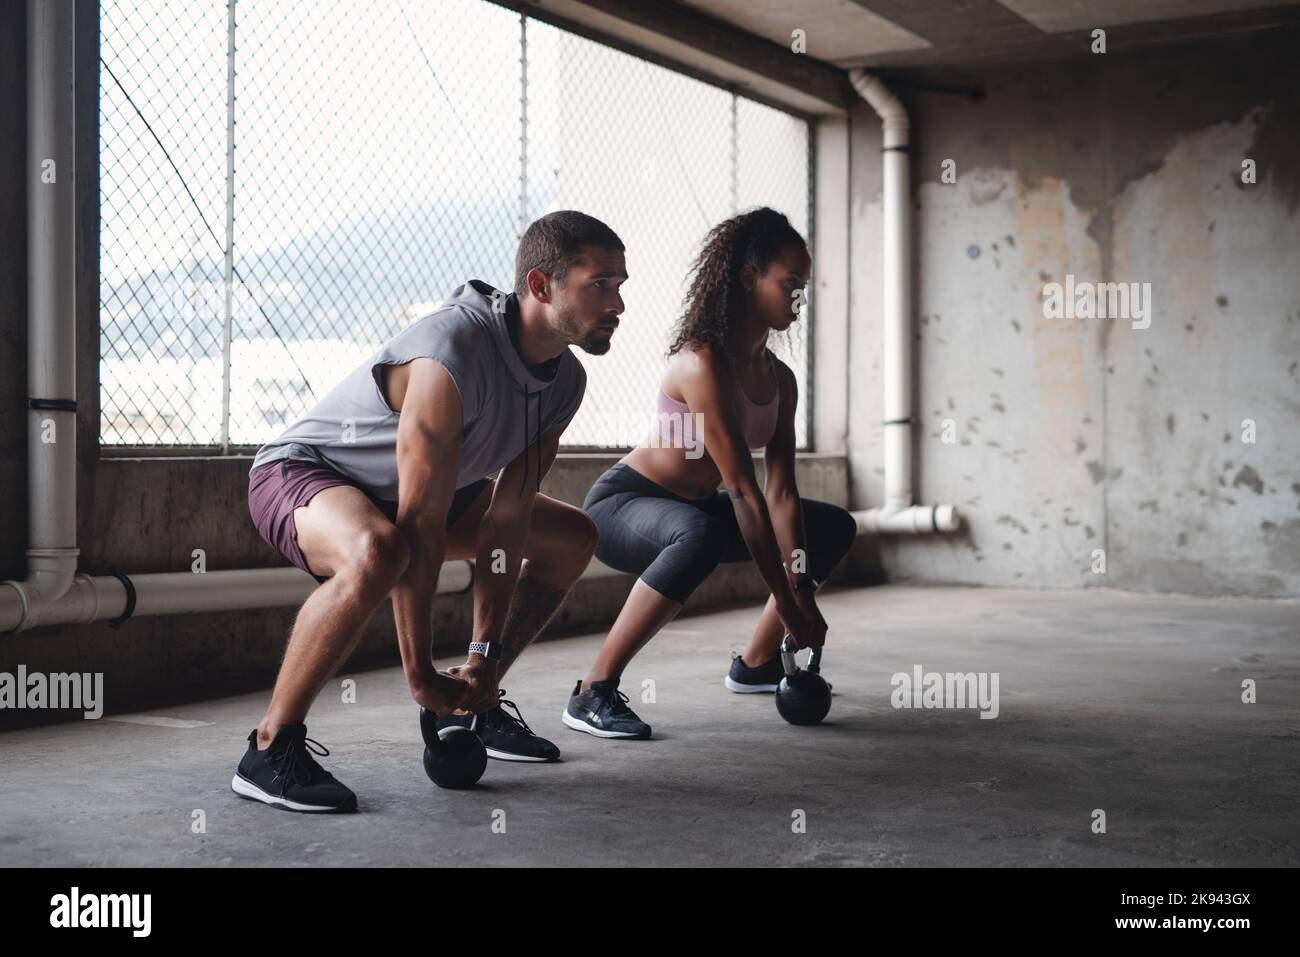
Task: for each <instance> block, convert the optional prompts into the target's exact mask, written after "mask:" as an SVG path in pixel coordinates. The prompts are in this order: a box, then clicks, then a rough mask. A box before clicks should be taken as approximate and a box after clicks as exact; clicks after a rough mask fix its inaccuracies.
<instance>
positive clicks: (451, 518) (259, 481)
mask: <svg viewBox="0 0 1300 957" xmlns="http://www.w3.org/2000/svg"><path fill="white" fill-rule="evenodd" d="M491 482H492V480H491V479H487V478H482V479H479V480H478V481H477V482H472V483H470V484H469V485H466V486H465V487H464V488H461V489H457V490H456V494H455V495H453V496H452V500H451V508H449V509H448V510H447V527H448V528H451V526H452V525H453V524H454V523H455V521H456V519H458V518H460V517H461V515H463V514H464V513H465V510H466V509H467V508H469V507H470V505H471V504H473V502H474V500H475V499H476V498H478V496H479V493H480V492H481V491H483V488H484V486H486V485H490V484H491ZM335 485H350V486H352V487H353V488H355V489H357V490H358V491H359V492H361V493H362V494H363V495H365V496H366V498H368V499H370V501H372V502H374V503H375V505H376V507H378V509H379V510H380V511H381V512H383V513H384V515H386V516H387V517H388V520H389V521H390V522H396V521H397V503H396V502H385V501H383V500H382V499H377V498H375V497H374V496H373V495H371V494H370V493H369V492H367V491H366V490H365V489H363V488H361V487H360V486H358V485H357V483H356V482H353V481H352V480H351V479H349V478H345V477H344V476H342V475H340V474H339V473H338V472H336V471H334V470H333V469H332V468H329V467H327V466H324V465H319V464H317V463H315V462H305V461H301V460H299V459H280V460H279V461H276V462H267V463H266V464H265V465H259V466H258V467H257V468H256V469H254V470H253V473H252V474H251V475H250V476H249V478H248V514H249V515H251V516H252V518H253V524H254V525H256V526H257V531H258V534H260V535H261V536H262V538H263V540H264V541H265V542H266V543H267V544H268V545H270V546H271V547H272V548H274V549H275V550H276V551H277V552H279V553H280V554H281V555H283V556H284V557H285V558H287V559H289V561H291V562H293V564H295V565H297V566H298V567H299V568H301V569H302V570H303V571H305V572H306V573H307V574H308V575H311V577H312V578H314V579H316V580H317V581H318V582H326V581H329V577H328V576H324V575H316V574H313V573H312V570H311V569H310V568H308V567H307V559H306V558H304V557H303V554H302V550H301V549H300V548H298V530H297V529H296V528H295V527H294V524H293V510H294V509H295V508H301V507H303V506H304V505H306V504H307V503H308V502H310V501H311V498H312V496H313V495H315V494H316V493H317V492H319V491H320V490H321V489H324V488H331V487H332V486H335Z"/></svg>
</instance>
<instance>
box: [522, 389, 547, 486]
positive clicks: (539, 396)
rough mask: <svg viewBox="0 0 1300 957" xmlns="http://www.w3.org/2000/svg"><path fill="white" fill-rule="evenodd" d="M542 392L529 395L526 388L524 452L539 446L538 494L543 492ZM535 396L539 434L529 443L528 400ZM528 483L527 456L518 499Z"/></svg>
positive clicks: (538, 391)
mask: <svg viewBox="0 0 1300 957" xmlns="http://www.w3.org/2000/svg"><path fill="white" fill-rule="evenodd" d="M542 391H543V390H541V389H538V390H537V391H536V392H533V393H529V391H528V386H527V385H525V386H524V452H525V453H527V452H528V449H529V446H530V445H536V446H537V479H536V481H537V491H538V492H540V491H541V490H542V441H541V440H542ZM534 395H535V396H537V434H536V436H534V438H533V441H532V442H531V443H530V442H529V441H528V400H529V398H530V397H531V396H534ZM527 482H528V458H527V457H526V456H525V458H524V477H523V480H522V481H521V482H520V483H519V495H518V496H516V497H517V498H518V497H520V496H522V495H523V494H524V486H525V485H526V484H527Z"/></svg>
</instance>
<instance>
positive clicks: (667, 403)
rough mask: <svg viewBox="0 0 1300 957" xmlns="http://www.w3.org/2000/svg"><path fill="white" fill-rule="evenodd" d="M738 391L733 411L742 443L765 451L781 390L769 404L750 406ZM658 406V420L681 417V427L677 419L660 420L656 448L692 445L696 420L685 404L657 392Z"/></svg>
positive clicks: (778, 407) (774, 427) (751, 404)
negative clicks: (738, 425) (675, 414)
mask: <svg viewBox="0 0 1300 957" xmlns="http://www.w3.org/2000/svg"><path fill="white" fill-rule="evenodd" d="M737 391H738V392H739V393H740V401H739V402H737V403H736V411H737V412H738V413H739V414H740V430H741V432H742V433H743V434H744V436H745V443H746V444H747V445H748V446H749V448H750V450H751V451H753V450H755V449H761V448H764V447H765V446H766V445H767V444H768V443H769V442H771V441H772V436H773V435H775V434H776V420H777V413H778V412H779V411H780V407H781V390H780V388H779V387H778V388H777V391H776V395H774V396H773V397H772V400H771V401H770V402H767V403H765V404H763V405H759V404H758V403H756V402H753V401H752V400H751V399H750V398H749V396H747V395H745V390H744V389H737ZM658 406H659V414H660V415H661V416H664V415H668V414H669V413H678V414H679V415H680V417H681V424H680V426H679V425H678V420H677V417H676V416H674V417H672V418H666V419H662V420H661V421H662V422H663V423H664V424H663V425H662V426H661V427H660V428H661V429H662V430H663V435H662V436H661V437H660V438H659V444H660V445H661V446H668V447H670V448H686V447H687V446H690V445H693V444H694V443H695V441H696V439H695V416H693V415H692V414H691V411H690V406H688V405H687V404H686V403H685V402H678V401H677V400H676V399H674V398H673V397H672V396H670V395H669V394H668V393H666V392H665V391H664V390H663V389H660V390H659V396H658ZM679 430H680V431H679ZM699 441H700V442H701V443H703V441H704V437H703V436H700V438H699Z"/></svg>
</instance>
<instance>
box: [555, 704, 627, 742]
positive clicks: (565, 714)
mask: <svg viewBox="0 0 1300 957" xmlns="http://www.w3.org/2000/svg"><path fill="white" fill-rule="evenodd" d="M560 720H562V721H563V722H564V723H565V724H566V725H568V726H569V727H570V728H572V729H573V730H574V731H585V732H586V733H587V734H590V735H595V736H596V737H597V738H639V737H640V734H639V733H637V732H635V731H602V730H601V729H600V728H593V727H592V726H591V725H589V724H587V722H585V721H582V720H580V719H578V718H575V717H574V716H573V715H571V714H569V709H568V708H565V709H564V710H563V711H561V712H560Z"/></svg>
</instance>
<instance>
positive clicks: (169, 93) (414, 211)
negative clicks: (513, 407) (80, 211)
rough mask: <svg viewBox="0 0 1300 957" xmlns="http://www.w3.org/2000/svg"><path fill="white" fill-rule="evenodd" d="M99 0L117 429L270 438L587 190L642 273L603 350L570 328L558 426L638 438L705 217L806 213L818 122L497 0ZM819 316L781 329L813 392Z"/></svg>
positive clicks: (576, 443) (109, 406)
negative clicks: (580, 393) (567, 379)
mask: <svg viewBox="0 0 1300 957" xmlns="http://www.w3.org/2000/svg"><path fill="white" fill-rule="evenodd" d="M100 13H101V64H100V66H101V98H100V181H101V195H100V204H101V222H102V226H101V236H100V249H101V269H100V289H101V291H100V316H101V342H102V344H103V345H102V355H101V408H102V420H101V425H100V441H101V443H103V444H104V445H106V446H130V447H139V446H150V447H199V448H207V449H213V448H216V449H223V450H231V449H232V448H233V449H237V450H241V451H242V450H245V449H247V448H250V447H256V446H258V445H260V444H262V443H263V442H265V441H267V440H269V439H271V438H273V437H274V436H275V435H276V434H278V432H279V431H280V430H281V429H283V428H284V427H285V426H286V425H288V424H289V423H290V422H291V421H293V420H294V419H295V418H297V417H298V416H299V415H301V414H302V413H303V412H305V411H306V410H307V409H308V408H309V407H310V406H311V405H312V404H313V403H314V402H315V401H316V399H317V398H319V397H320V396H322V395H324V393H325V392H326V391H328V390H329V388H330V387H332V386H333V384H334V383H335V382H337V381H338V380H339V379H341V378H342V377H343V376H344V375H345V374H346V373H347V372H348V371H350V370H351V369H352V368H354V367H355V366H356V365H357V364H358V363H360V362H362V361H364V360H365V359H366V358H367V357H368V356H369V355H370V354H371V353H373V352H374V351H375V350H376V349H377V348H378V347H379V346H380V345H381V344H382V343H383V342H384V341H385V340H387V339H388V338H390V337H391V336H393V335H394V334H396V333H397V332H398V331H399V330H401V329H402V328H403V327H404V326H406V325H407V324H408V323H410V322H411V321H413V320H414V319H416V318H418V317H419V316H421V315H424V314H426V313H427V312H428V311H429V310H430V309H431V308H432V307H433V306H434V305H436V304H437V302H439V301H440V300H441V299H442V298H443V297H444V296H446V295H447V294H448V293H449V292H450V291H451V290H452V289H453V288H455V287H456V286H458V285H460V284H461V283H462V282H464V281H465V280H466V279H469V278H478V279H483V280H485V281H487V282H490V283H492V284H493V285H496V286H498V287H499V288H503V289H510V288H512V286H513V282H514V253H515V247H516V245H517V243H518V239H519V236H520V235H521V234H522V231H523V229H524V227H525V226H526V225H527V224H528V222H530V221H531V220H533V219H535V218H536V217H538V216H541V215H543V214H544V213H547V212H550V211H552V210H555V209H566V208H572V209H581V210H583V211H584V212H587V213H590V214H591V215H593V216H596V217H597V218H599V219H601V220H603V221H605V222H606V223H608V224H609V225H610V226H611V227H612V228H613V229H614V230H615V231H616V232H617V233H618V234H619V235H620V236H621V237H622V239H623V241H624V243H625V244H626V246H627V261H628V272H629V274H630V277H631V278H630V279H629V281H628V282H627V283H626V284H625V285H624V287H623V293H624V300H625V303H626V311H625V312H624V314H623V322H622V324H621V325H620V327H619V331H618V334H617V335H616V336H615V340H614V348H613V349H611V350H610V352H609V353H607V354H606V355H604V356H599V357H597V356H590V355H587V354H586V353H583V352H581V351H580V350H577V349H575V350H573V351H574V354H575V355H576V356H577V357H578V358H579V359H580V361H582V362H583V364H584V366H585V368H586V369H587V374H588V387H587V395H586V399H585V401H584V403H583V407H582V409H581V410H580V411H579V413H578V415H577V417H576V418H575V419H574V421H573V423H572V424H571V425H570V426H569V429H568V430H567V432H566V433H565V446H566V447H568V448H575V447H576V448H626V447H629V446H632V445H635V444H637V443H638V442H639V441H640V440H641V438H642V437H643V435H644V434H645V430H646V426H647V423H648V421H649V416H650V415H651V414H652V413H653V411H654V399H655V389H656V388H657V386H658V382H659V377H660V374H661V373H662V371H663V367H664V365H665V364H666V360H665V356H664V353H665V351H666V349H667V346H668V342H669V338H670V337H669V332H670V329H671V327H672V326H673V324H674V323H675V322H676V320H677V318H678V317H679V315H680V310H681V300H682V296H683V294H684V293H685V289H686V278H687V270H688V268H689V266H690V263H691V261H692V260H693V258H694V256H695V254H696V252H697V251H698V248H699V246H700V243H701V242H702V240H703V238H704V236H705V234H706V233H707V231H708V230H709V228H710V227H711V226H713V225H714V224H715V223H717V222H719V221H721V220H722V219H725V218H727V217H728V216H730V215H732V214H733V213H734V212H736V211H738V210H740V209H744V208H746V207H748V206H753V205H768V206H773V207H775V208H777V209H780V210H782V211H783V212H785V213H786V215H787V216H789V218H790V221H791V223H792V224H793V225H794V226H795V227H796V228H797V229H799V230H800V231H801V232H802V233H803V234H804V235H805V236H807V235H808V228H809V211H810V195H811V190H810V177H811V164H810V161H809V159H810V156H809V154H810V136H811V131H810V129H809V125H808V123H807V122H806V121H804V120H802V119H800V118H798V117H795V116H792V115H790V114H787V113H784V112H782V111H780V110H776V109H773V108H771V107H768V106H765V105H763V104H759V103H756V102H753V101H751V100H747V99H745V98H743V97H740V96H737V95H734V94H732V93H730V92H728V91H725V90H722V89H720V88H718V87H714V86H712V85H709V84H707V83H704V82H701V81H699V80H696V79H693V78H690V77H687V76H684V75H682V74H679V73H676V72H674V71H672V70H669V69H666V68H664V67H661V66H658V65H655V64H652V63H649V62H647V61H645V60H642V59H639V58H637V57H635V56H631V55H629V54H627V53H623V52H621V51H618V50H615V49H613V48H611V47H607V46H604V45H602V44H600V43H597V42H594V41H592V40H589V39H586V38H583V37H579V36H576V35H574V34H572V33H569V32H567V31H565V30H562V29H559V28H557V27H555V26H552V25H549V24H546V23H543V22H540V21H537V20H534V19H526V18H523V17H521V16H520V15H519V14H517V13H515V12H513V11H510V10H507V9H505V8H503V7H499V6H496V5H494V4H492V3H488V2H485V0H437V2H416V0H404V2H403V0H368V2H367V3H365V4H356V3H347V2H334V0H314V2H312V3H310V4H298V3H273V2H248V0H245V2H242V3H231V4H226V3H200V2H192V3H184V4H175V3H167V2H164V0H104V2H103V3H101V8H100ZM810 305H811V302H810ZM810 315H811V309H809V310H806V311H805V319H806V318H807V317H808V316H810ZM805 336H806V321H805V322H800V323H796V324H795V325H794V326H793V327H792V329H791V331H790V332H787V333H785V334H782V335H781V336H774V337H773V343H772V344H773V348H774V351H776V352H777V354H778V355H781V356H782V358H784V359H785V360H786V361H787V362H788V363H789V364H790V365H791V367H792V368H793V369H794V370H795V373H796V376H797V377H798V378H799V381H800V391H801V395H802V396H805V397H806V396H807V395H808V391H807V386H806V381H807V371H808V370H807V366H808V362H807V349H806V342H805V341H804V337H805ZM805 419H806V416H803V415H801V416H800V417H799V421H798V425H797V428H798V440H799V444H800V447H801V448H802V447H806V421H805Z"/></svg>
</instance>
